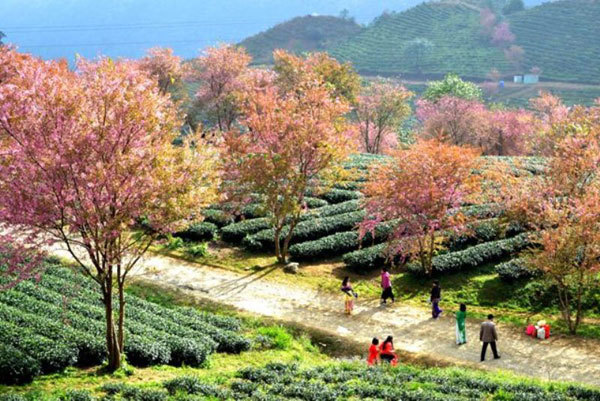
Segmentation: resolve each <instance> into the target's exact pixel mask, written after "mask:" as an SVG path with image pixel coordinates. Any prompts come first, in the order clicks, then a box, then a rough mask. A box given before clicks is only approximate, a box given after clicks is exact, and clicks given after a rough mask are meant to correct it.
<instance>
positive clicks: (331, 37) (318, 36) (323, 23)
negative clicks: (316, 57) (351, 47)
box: [240, 15, 361, 64]
mask: <svg viewBox="0 0 600 401" xmlns="http://www.w3.org/2000/svg"><path fill="white" fill-rule="evenodd" d="M360 30H361V27H360V25H358V24H357V23H356V22H354V21H353V20H350V19H345V18H337V17H332V16H312V15H307V16H304V17H296V18H294V19H291V20H289V21H286V22H283V23H281V24H278V25H275V26H274V27H272V28H270V29H268V30H267V31H265V32H261V33H259V34H256V35H254V36H251V37H249V38H247V39H245V40H244V41H243V42H241V43H240V45H241V46H244V47H245V48H246V49H247V50H248V52H249V53H250V54H251V55H252V57H253V59H254V60H253V62H254V63H256V64H271V63H272V62H273V56H272V53H273V50H276V49H286V50H288V51H292V52H295V53H304V52H313V51H323V50H327V49H328V48H329V47H331V46H332V45H333V44H335V43H338V42H341V41H343V40H345V39H346V38H349V37H351V36H352V35H354V34H356V33H357V32H359V31H360Z"/></svg>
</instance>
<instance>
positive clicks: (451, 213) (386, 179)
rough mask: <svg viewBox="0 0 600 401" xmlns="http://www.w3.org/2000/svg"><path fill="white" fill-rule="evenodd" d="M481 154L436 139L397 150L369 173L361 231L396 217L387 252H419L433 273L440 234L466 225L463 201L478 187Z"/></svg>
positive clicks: (472, 196) (424, 266) (407, 254)
mask: <svg viewBox="0 0 600 401" xmlns="http://www.w3.org/2000/svg"><path fill="white" fill-rule="evenodd" d="M478 155H479V154H478V152H477V151H476V150H474V149H471V148H465V147H460V146H455V145H447V144H445V143H442V142H438V141H435V140H429V141H419V142H417V143H416V144H415V145H413V146H412V147H410V148H407V149H400V150H398V151H396V153H394V155H393V158H392V160H390V161H389V162H387V163H382V164H381V165H376V166H375V167H374V168H373V170H372V171H371V172H370V174H369V181H368V182H367V184H366V185H365V188H364V193H365V208H366V211H367V217H366V218H365V220H364V221H363V222H362V223H361V226H360V232H361V236H362V235H365V234H366V233H367V232H372V231H373V230H374V229H375V228H376V227H377V226H378V225H379V224H381V223H384V222H388V224H389V222H395V224H394V228H393V231H392V233H391V234H390V235H389V237H388V240H387V241H388V254H389V256H390V257H394V256H396V255H402V256H403V257H416V258H418V260H419V262H420V264H421V268H422V269H423V271H424V273H426V274H428V275H431V273H432V258H433V255H434V251H435V248H436V238H437V236H439V235H440V234H441V233H442V231H447V230H453V231H461V230H465V229H466V223H467V217H466V216H465V215H463V214H462V213H461V212H460V211H459V207H460V206H461V204H462V203H464V202H465V201H467V200H468V201H474V200H475V199H476V197H477V194H478V193H479V189H480V185H479V179H478V177H477V176H476V175H474V174H472V169H473V168H474V167H475V166H476V163H477V157H478Z"/></svg>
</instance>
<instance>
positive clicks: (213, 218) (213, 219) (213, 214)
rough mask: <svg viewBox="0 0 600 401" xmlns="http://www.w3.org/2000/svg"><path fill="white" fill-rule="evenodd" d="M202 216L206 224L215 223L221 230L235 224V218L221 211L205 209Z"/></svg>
mask: <svg viewBox="0 0 600 401" xmlns="http://www.w3.org/2000/svg"><path fill="white" fill-rule="evenodd" d="M202 216H204V221H205V222H206V223H213V224H214V225H215V226H217V227H219V228H220V227H223V226H226V225H228V224H231V223H233V216H231V215H229V214H228V213H225V212H224V211H223V210H219V209H204V210H203V211H202Z"/></svg>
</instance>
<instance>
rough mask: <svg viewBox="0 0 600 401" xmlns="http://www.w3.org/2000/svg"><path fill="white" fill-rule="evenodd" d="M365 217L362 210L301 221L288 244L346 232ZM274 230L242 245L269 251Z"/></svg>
mask: <svg viewBox="0 0 600 401" xmlns="http://www.w3.org/2000/svg"><path fill="white" fill-rule="evenodd" d="M364 217H365V212H364V211H363V210H358V211H355V212H349V213H344V214H339V215H335V216H329V217H321V218H316V219H311V220H306V221H301V222H300V223H298V225H297V226H296V227H295V228H294V231H293V235H292V239H291V241H290V244H296V243H300V242H304V241H308V240H311V239H314V238H320V237H324V236H326V235H330V234H333V233H336V232H339V231H348V230H351V229H352V228H354V227H355V226H356V225H357V224H358V223H359V222H361V221H362V220H363V219H364ZM288 232H289V227H288V226H286V227H284V228H283V230H282V232H281V240H283V238H284V237H285V236H286V235H287V234H288ZM274 235H275V230H274V229H272V228H270V229H267V230H262V231H259V232H258V233H256V234H253V235H250V236H247V237H246V238H244V241H243V242H242V243H243V245H244V246H245V247H246V248H248V249H250V250H253V251H264V250H270V249H272V248H273V247H274V246H275V240H274Z"/></svg>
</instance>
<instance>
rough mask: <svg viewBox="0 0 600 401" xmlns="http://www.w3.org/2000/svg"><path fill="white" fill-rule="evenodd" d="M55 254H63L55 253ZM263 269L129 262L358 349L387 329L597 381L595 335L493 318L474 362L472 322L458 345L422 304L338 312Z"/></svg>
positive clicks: (149, 259)
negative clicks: (524, 328) (549, 333)
mask: <svg viewBox="0 0 600 401" xmlns="http://www.w3.org/2000/svg"><path fill="white" fill-rule="evenodd" d="M61 256H65V255H64V254H62V252H61ZM269 272H270V270H269V269H268V268H267V269H266V270H262V271H258V272H248V273H246V274H242V273H236V272H232V271H228V270H223V269H217V268H213V267H207V266H203V265H199V264H194V263H187V262H184V261H181V260H178V259H173V258H169V257H164V256H155V255H148V256H146V257H145V258H144V259H143V260H142V261H140V263H139V264H138V265H137V266H136V267H135V268H134V271H132V276H133V277H135V278H136V279H141V280H147V281H150V282H153V283H155V284H159V285H168V286H174V287H177V288H178V289H181V290H184V291H185V292H186V293H187V294H189V295H191V296H194V297H198V298H200V299H207V300H210V301H212V302H218V303H222V304H226V305H229V306H233V307H235V308H237V309H239V310H242V311H246V312H250V313H253V314H257V315H263V316H267V317H272V318H276V319H279V320H282V321H288V322H295V323H300V324H302V325H305V326H309V327H314V328H317V329H320V330H324V331H326V332H330V333H332V334H336V335H339V336H342V337H347V338H351V339H353V340H357V341H361V342H364V344H365V352H366V349H367V347H368V345H369V344H370V340H371V338H372V337H373V336H377V337H379V338H381V337H384V336H387V335H390V334H391V335H393V336H394V345H395V348H396V349H399V350H403V351H407V352H411V353H416V354H420V355H424V356H427V357H429V358H433V359H440V360H444V361H447V362H450V363H456V364H459V365H465V364H468V365H475V366H477V367H479V368H484V369H505V370H511V371H513V372H515V373H518V374H521V375H527V376H533V377H537V378H541V379H548V380H560V381H574V382H582V383H588V384H592V385H596V386H600V341H596V340H588V339H580V338H567V337H559V336H556V337H551V338H550V339H549V340H545V341H540V340H536V339H532V338H530V337H527V336H525V334H524V333H522V332H520V331H517V330H515V329H514V328H511V327H506V326H503V325H502V324H500V325H498V335H499V341H498V349H499V353H500V355H501V356H502V358H501V359H499V360H493V359H491V358H492V355H491V352H490V351H489V350H488V355H487V361H486V362H485V363H479V362H478V361H479V352H480V349H481V345H480V342H479V341H478V340H479V323H478V322H467V340H468V343H467V344H466V345H462V346H460V347H458V346H457V345H456V344H455V342H454V341H455V339H454V336H455V330H454V319H453V317H452V316H444V315H445V314H444V315H443V316H442V317H441V318H440V319H438V320H433V319H431V317H430V314H429V311H428V310H425V309H422V308H418V307H414V306H408V305H402V304H394V305H390V306H388V307H382V306H379V303H378V301H376V300H375V301H361V300H360V299H359V300H358V302H357V305H356V308H355V314H354V315H353V316H351V317H348V316H346V315H344V313H343V300H342V297H341V296H339V297H335V296H332V295H331V294H327V293H323V292H319V291H316V290H310V289H306V288H301V287H293V286H290V285H288V284H282V283H279V282H275V281H272V280H270V279H268V278H267V276H268V274H269ZM441 307H442V308H443V304H442V305H441Z"/></svg>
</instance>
